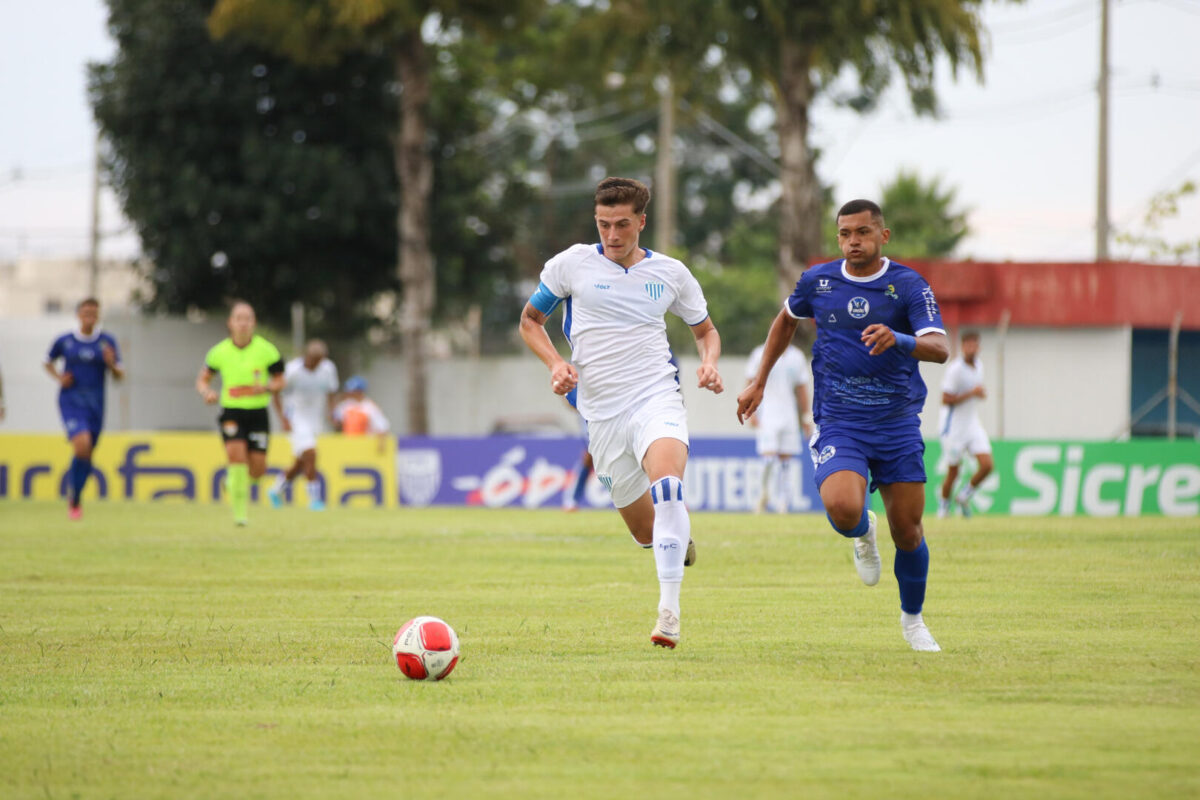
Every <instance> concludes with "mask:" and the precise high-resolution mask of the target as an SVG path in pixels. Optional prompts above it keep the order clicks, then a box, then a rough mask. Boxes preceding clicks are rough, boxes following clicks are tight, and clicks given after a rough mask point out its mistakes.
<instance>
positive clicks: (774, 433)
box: [754, 425, 800, 456]
mask: <svg viewBox="0 0 1200 800" xmlns="http://www.w3.org/2000/svg"><path fill="white" fill-rule="evenodd" d="M754 444H755V447H756V448H757V449H758V454H759V455H760V456H762V455H767V454H768V453H770V454H775V455H784V456H798V455H800V428H799V427H797V426H794V425H784V426H780V427H771V428H767V427H764V426H762V425H759V426H758V427H757V428H755V431H754Z"/></svg>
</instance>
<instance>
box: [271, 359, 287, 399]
mask: <svg viewBox="0 0 1200 800" xmlns="http://www.w3.org/2000/svg"><path fill="white" fill-rule="evenodd" d="M286 367H287V365H286V364H284V363H283V359H282V358H278V359H276V360H275V363H274V364H272V365H271V366H269V367H267V374H268V375H270V376H271V377H270V378H268V379H267V391H268V392H273V393H274V394H275V395H276V396H278V395H279V393H280V392H282V391H283V387H284V386H285V385H287V380H286V379H285V378H284V377H283V371H284V369H285V368H286Z"/></svg>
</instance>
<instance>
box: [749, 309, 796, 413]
mask: <svg viewBox="0 0 1200 800" xmlns="http://www.w3.org/2000/svg"><path fill="white" fill-rule="evenodd" d="M799 324H800V320H799V319H798V318H797V317H795V316H793V315H792V314H789V313H788V312H787V310H786V309H785V310H783V311H780V312H779V313H778V314H776V315H775V321H774V322H772V323H771V330H770V332H769V333H768V334H767V341H766V342H764V343H763V350H762V359H761V360H760V361H759V363H758V372H757V373H756V374H755V376H754V377H753V378H751V379H750V385H749V386H747V387H746V388H745V389H743V390H742V393H741V394H739V395H738V407H737V418H738V422H739V423H742V424H745V421H746V419H747V418H748V417H750V415H751V414H753V413H754V412H755V411H757V410H758V406H759V405H760V404H761V403H762V398H763V389H765V388H766V385H767V376H769V375H770V374H771V368H772V367H774V366H775V362H776V361H778V360H779V357H780V356H781V355H783V352H784V351H785V350H787V348H788V345H789V344H791V342H792V337H793V336H794V335H795V334H796V328H797V327H798V326H799Z"/></svg>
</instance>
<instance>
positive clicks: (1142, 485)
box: [0, 433, 1200, 517]
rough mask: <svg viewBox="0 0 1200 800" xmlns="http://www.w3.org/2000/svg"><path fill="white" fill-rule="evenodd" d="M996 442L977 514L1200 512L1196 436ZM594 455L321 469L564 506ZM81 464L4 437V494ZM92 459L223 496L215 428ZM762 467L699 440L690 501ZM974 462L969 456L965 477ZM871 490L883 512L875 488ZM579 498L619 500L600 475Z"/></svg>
mask: <svg viewBox="0 0 1200 800" xmlns="http://www.w3.org/2000/svg"><path fill="white" fill-rule="evenodd" d="M992 447H993V455H994V458H995V463H996V470H995V472H994V473H993V474H992V475H991V476H989V477H988V478H987V480H985V481H984V482H983V484H982V486H981V488H980V490H979V491H978V492H977V493H976V495H975V496H974V498H973V499H972V501H971V504H972V509H973V510H974V512H975V513H980V514H1014V515H1058V516H1094V517H1113V516H1140V515H1154V514H1162V515H1167V516H1185V517H1188V516H1191V517H1195V516H1200V443H1198V442H1195V441H1187V442H1166V441H1163V440H1157V439H1143V440H1134V441H1130V442H1054V441H999V442H993V444H992ZM583 450H584V444H583V441H582V440H580V439H571V438H538V437H521V436H512V437H510V436H496V437H470V438H467V437H461V438H459V437H428V438H425V437H408V438H402V439H400V440H399V442H398V443H397V442H396V441H395V440H391V439H387V440H380V439H377V438H375V437H347V436H341V435H336V434H331V435H326V436H322V437H321V439H320V441H319V444H318V452H319V463H318V466H319V470H320V474H321V479H322V480H323V481H324V482H325V486H326V497H327V499H328V502H329V505H330V506H363V507H366V506H371V507H394V506H396V505H405V506H415V507H419V506H427V505H440V506H447V505H448V506H456V505H460V506H480V507H516V508H558V507H560V506H561V505H562V503H563V499H564V492H568V491H570V486H571V485H572V478H573V477H574V470H575V469H576V467H577V465H578V463H579V458H580V456H581V454H582V453H583ZM70 460H71V449H70V445H69V444H68V443H67V442H66V441H65V440H64V439H63V438H62V437H61V436H59V435H53V434H31V435H23V434H0V500H3V499H13V500H16V499H38V500H53V499H57V498H61V497H63V496H64V494H65V487H66V474H67V468H68V465H69V464H70ZM925 460H926V469H927V472H928V475H929V483H928V485H927V490H926V497H927V504H926V508H927V510H928V511H929V512H932V511H934V510H935V509H936V507H937V497H938V488H939V487H940V484H941V482H942V479H943V477H944V476H945V474H946V469H945V465H944V464H943V463H941V459H940V448H939V446H938V443H937V442H929V443H928V445H927V447H926V452H925ZM291 462H292V453H291V448H290V446H289V444H288V441H287V437H286V436H283V435H275V436H272V438H271V447H270V450H269V452H268V463H269V465H270V466H269V471H270V473H271V474H277V473H279V472H280V471H281V470H283V469H286V468H287V467H288V465H290V464H291ZM94 464H95V471H94V472H93V476H92V479H91V480H90V481H89V482H88V486H87V489H86V490H85V492H84V500H85V502H86V501H88V500H95V499H97V498H105V499H108V500H140V501H145V500H156V501H167V502H172V501H174V502H179V501H185V502H187V501H199V502H215V501H218V500H220V499H221V498H222V496H223V486H222V484H223V481H224V475H225V451H224V448H223V447H222V445H221V440H220V438H219V437H218V436H217V434H216V433H114V434H105V435H104V436H103V437H102V438H101V440H100V444H99V447H98V448H97V449H96V454H95V457H94ZM763 469H764V462H763V461H762V460H761V459H759V458H758V457H757V456H756V455H755V453H754V442H753V440H752V439H749V438H746V439H729V438H694V439H692V450H691V456H690V457H689V459H688V468H687V474H686V476H685V480H684V495H685V497H684V499H685V500H686V501H687V503H688V505H689V507H690V508H692V509H693V510H695V511H750V510H753V509H754V508H755V506H756V505H757V504H758V500H759V497H760V494H761V492H762V484H763V480H762V476H763ZM973 469H974V461H973V460H972V459H970V458H967V459H966V461H965V462H964V464H963V469H962V473H963V474H962V475H961V476H960V479H959V480H960V483H959V486H961V485H962V483H961V481H964V480H966V479H967V478H969V476H970V474H971V473H972V471H973ZM263 484H264V486H263V489H264V491H263V492H262V493H263V494H265V484H266V481H264V482H263ZM782 485H783V494H784V495H785V499H786V503H787V510H788V511H790V512H820V511H822V506H821V500H820V497H819V496H818V495H817V492H816V487H815V486H813V481H812V461H811V460H810V459H809V457H808V456H807V455H804V456H801V457H800V458H795V459H792V460H790V461H789V462H788V464H787V467H786V468H785V470H784V472H783V477H782ZM956 488H957V487H956ZM293 492H294V494H295V497H288V498H287V502H289V503H304V502H306V500H307V498H306V497H305V496H304V495H305V489H304V481H303V480H300V481H296V482H295V483H294V484H293ZM257 493H258V492H257V490H256V496H257ZM872 499H873V503H874V506H875V508H877V509H879V508H881V507H882V506H881V503H880V501H879V496H878V495H874V496H873V498H872ZM261 501H265V497H263V498H261V499H260V502H261ZM581 505H582V506H584V507H593V508H611V507H612V504H611V502H610V500H609V496H608V492H607V490H606V489H605V488H604V487H603V486H601V485H600V482H599V481H598V480H597V479H596V477H595V476H594V475H592V476H591V477H590V478H589V480H588V483H587V487H586V492H585V495H584V498H583V501H582V503H581Z"/></svg>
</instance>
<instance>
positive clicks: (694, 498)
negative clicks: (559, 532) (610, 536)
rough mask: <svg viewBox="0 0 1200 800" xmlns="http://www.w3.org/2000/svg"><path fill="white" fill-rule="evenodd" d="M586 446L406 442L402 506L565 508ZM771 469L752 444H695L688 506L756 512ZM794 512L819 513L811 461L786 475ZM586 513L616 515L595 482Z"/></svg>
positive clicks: (504, 439)
mask: <svg viewBox="0 0 1200 800" xmlns="http://www.w3.org/2000/svg"><path fill="white" fill-rule="evenodd" d="M583 451H584V442H583V440H582V439H566V438H536V437H521V436H512V437H509V436H497V437H490V438H461V439H458V438H447V437H431V438H421V437H411V438H403V439H401V440H400V452H399V454H398V464H397V476H398V480H399V484H400V485H399V489H400V502H401V503H402V504H403V505H412V506H425V505H467V506H488V507H501V506H514V507H524V508H540V507H558V506H561V505H562V503H563V492H564V491H570V485H571V481H572V479H573V477H574V470H575V469H576V467H577V465H578V463H579V459H580V456H581V455H582V453H583ZM763 470H764V463H763V461H762V459H760V458H759V457H758V456H757V455H755V452H754V440H753V439H720V438H692V441H691V455H690V456H689V458H688V465H687V475H686V477H685V480H684V482H683V493H684V498H683V499H684V500H685V501H686V502H687V504H688V507H689V508H691V509H693V510H695V511H750V510H753V509H754V507H755V505H756V504H757V503H758V499H759V497H760V495H761V493H762V483H763V480H762V477H763ZM782 485H783V487H784V488H783V492H782V493H783V495H784V498H785V500H786V502H787V510H789V511H819V510H821V509H822V506H821V500H820V498H819V497H818V496H817V492H816V487H815V486H813V481H812V460H811V459H810V458H809V457H808V455H807V454H804V455H803V456H801V457H800V458H794V459H791V460H790V461H789V462H788V463H787V465H786V467H785V469H784V471H783V475H782ZM580 505H581V506H590V507H597V508H611V507H612V502H611V500H610V499H609V496H608V491H607V490H606V489H605V488H604V487H603V486H601V485H600V482H599V481H598V480H597V479H596V476H595V475H592V476H591V478H590V479H589V480H588V483H587V491H586V494H585V498H584V501H583V502H582V503H581V504H580Z"/></svg>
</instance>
